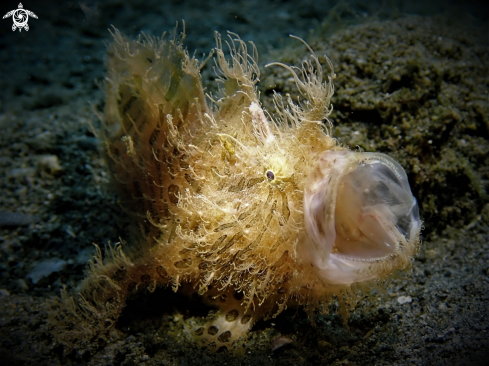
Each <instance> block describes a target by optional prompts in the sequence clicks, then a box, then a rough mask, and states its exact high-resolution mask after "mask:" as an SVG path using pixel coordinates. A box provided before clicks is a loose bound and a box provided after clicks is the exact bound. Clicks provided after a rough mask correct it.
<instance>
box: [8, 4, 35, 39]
mask: <svg viewBox="0 0 489 366" xmlns="http://www.w3.org/2000/svg"><path fill="white" fill-rule="evenodd" d="M29 15H30V16H31V17H33V18H36V19H37V15H36V14H34V13H33V12H32V11H29V10H25V9H24V6H23V5H22V3H19V8H18V9H15V10H12V11H9V12H8V13H7V14H5V15H4V16H3V19H5V18H8V17H10V16H11V17H12V19H13V21H14V25H12V30H13V31H14V32H15V30H16V29H17V28H19V32H21V31H22V28H24V29H25V30H26V31H28V30H29V25H28V24H27V21H28V20H29Z"/></svg>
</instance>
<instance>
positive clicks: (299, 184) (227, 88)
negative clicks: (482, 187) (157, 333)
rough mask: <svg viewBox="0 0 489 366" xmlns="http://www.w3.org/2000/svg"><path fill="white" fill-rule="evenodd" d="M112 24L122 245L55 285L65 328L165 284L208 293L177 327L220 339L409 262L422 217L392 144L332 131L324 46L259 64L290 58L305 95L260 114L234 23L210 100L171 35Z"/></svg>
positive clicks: (110, 314) (94, 320)
mask: <svg viewBox="0 0 489 366" xmlns="http://www.w3.org/2000/svg"><path fill="white" fill-rule="evenodd" d="M113 37H114V42H113V44H112V45H111V46H110V48H109V57H108V61H107V68H108V76H107V78H106V87H107V92H106V93H107V96H106V98H107V99H106V107H105V114H104V116H103V130H102V131H101V134H100V135H101V136H100V137H101V139H102V140H103V141H104V142H105V146H106V157H107V162H108V166H109V168H110V172H111V175H112V177H113V184H114V186H116V189H117V191H118V193H119V197H120V203H121V206H122V208H123V209H124V211H125V212H126V213H127V217H128V220H127V222H128V224H127V232H128V239H127V242H128V244H120V245H117V246H115V247H111V248H110V250H109V251H108V253H106V255H105V259H104V260H102V255H101V254H100V253H99V255H98V256H96V257H95V258H94V259H93V260H92V262H91V263H90V266H89V269H88V273H87V277H86V279H85V280H84V281H83V283H82V284H81V285H80V286H79V287H78V288H77V294H75V295H73V297H70V296H68V295H66V294H65V296H64V299H63V302H62V304H61V305H62V306H61V310H58V311H57V312H56V316H55V318H56V321H57V322H58V325H57V328H58V329H61V331H62V332H63V339H64V342H69V341H70V340H71V342H72V343H76V342H77V337H80V334H81V333H83V334H84V337H86V338H87V337H88V338H90V337H94V336H96V335H97V334H108V332H109V331H110V330H111V328H113V327H114V325H115V322H116V320H117V318H118V316H119V315H120V313H121V311H122V309H123V307H124V304H125V302H126V299H127V298H128V297H129V296H130V295H131V294H133V293H135V292H136V291H154V290H155V288H157V287H158V286H171V287H172V288H173V290H174V291H182V292H185V293H188V294H190V295H192V294H195V293H196V294H198V295H200V296H201V297H202V298H203V301H204V302H206V303H207V304H209V305H211V306H213V307H215V308H217V312H215V313H213V314H212V315H210V316H209V317H208V318H207V319H206V320H205V321H204V322H200V323H199V322H198V321H194V322H192V323H187V324H186V325H185V329H186V331H187V332H188V334H189V335H190V336H191V337H192V338H194V339H195V340H196V341H198V342H199V343H200V344H203V345H205V346H207V347H209V348H210V349H218V348H219V347H222V346H226V347H228V348H229V347H231V345H232V344H233V342H234V341H235V340H237V339H238V338H240V337H242V336H243V335H245V334H246V332H247V331H248V330H249V329H250V327H251V325H252V324H253V323H254V322H255V321H257V320H259V319H262V318H267V317H271V316H276V315H277V314H279V313H280V312H281V311H282V310H284V309H285V308H286V307H287V306H297V305H304V306H305V308H306V309H307V310H308V311H309V312H311V313H312V312H313V311H314V310H315V309H317V308H319V307H321V306H322V305H323V304H327V302H328V301H330V300H331V299H332V298H333V297H334V296H336V297H337V298H338V299H339V300H340V302H343V301H344V300H343V299H344V295H345V294H347V293H348V292H349V290H350V288H351V286H352V285H355V284H357V285H360V286H361V285H362V284H368V283H371V282H372V281H373V280H377V279H383V278H385V277H386V276H388V275H389V274H391V273H392V272H393V271H395V270H397V269H402V268H406V267H408V266H409V264H410V261H411V259H412V256H413V255H414V254H415V252H416V250H417V246H418V244H419V232H420V226H421V223H420V219H419V215H418V206H417V203H416V199H415V198H414V197H413V195H412V193H411V190H410V187H409V184H408V181H407V177H406V174H405V172H404V170H403V169H402V167H401V166H399V164H398V163H397V162H396V161H394V160H393V159H392V158H390V157H388V156H387V155H384V154H380V153H368V152H353V151H350V150H348V149H346V148H344V147H341V146H338V144H337V142H336V140H335V139H334V138H333V137H332V136H331V124H330V122H329V121H328V119H327V117H328V115H329V114H330V112H331V110H332V107H331V104H330V99H331V97H332V95H333V84H332V82H333V79H334V73H333V71H332V64H331V62H330V61H329V60H327V62H328V67H329V69H330V70H331V72H330V73H329V74H328V75H326V76H325V75H324V73H323V69H322V66H321V64H320V62H319V59H318V57H317V56H316V55H315V54H314V52H313V51H312V50H311V49H310V48H309V46H308V45H307V44H305V42H304V44H305V46H306V47H308V49H309V51H310V52H311V55H310V61H306V62H304V63H303V65H302V68H292V67H289V66H287V65H284V64H280V63H276V64H271V65H269V66H274V65H276V66H282V67H284V68H286V69H287V70H289V71H290V72H291V75H292V77H294V79H295V81H296V84H297V87H298V89H299V91H300V93H301V95H302V97H303V101H302V103H300V104H297V103H294V102H293V101H292V99H291V97H290V96H287V97H286V98H285V99H284V98H282V97H281V96H280V95H278V94H275V96H274V101H275V106H276V109H277V114H276V115H275V116H274V117H273V118H272V117H271V116H270V115H269V114H267V113H265V112H264V110H263V109H262V107H261V105H260V101H259V99H258V93H257V91H256V87H255V84H256V83H257V82H258V78H259V75H260V71H259V68H258V65H257V56H256V49H255V48H254V45H253V44H251V46H250V47H251V51H250V52H251V54H252V55H250V54H249V53H248V46H247V44H246V43H245V42H243V41H242V40H241V39H239V37H237V36H236V35H235V34H232V33H229V39H228V41H227V42H226V43H227V46H228V48H229V53H230V55H229V57H228V58H226V56H225V53H224V50H223V46H222V40H221V37H220V36H219V35H218V34H216V43H217V47H216V50H215V52H216V58H215V60H216V66H217V73H218V79H219V80H218V82H219V83H220V84H221V88H220V89H221V92H222V96H221V98H220V99H218V100H216V101H214V100H212V99H211V98H210V97H209V98H206V96H205V94H204V90H203V87H202V85H201V81H200V68H201V67H202V65H201V63H199V62H198V61H197V60H196V59H195V58H193V57H190V56H189V54H188V53H187V52H186V51H185V50H184V48H183V46H182V39H183V37H177V36H175V35H174V36H173V37H170V39H166V38H165V37H164V36H163V37H161V38H153V37H147V36H144V37H140V38H139V39H138V40H136V41H127V40H126V39H124V38H123V37H122V36H121V34H120V33H119V32H118V31H117V30H115V31H114V33H113ZM323 79H324V80H323ZM209 100H210V101H209ZM73 324H75V326H74V329H73ZM76 324H78V325H76ZM77 326H78V327H83V332H81V331H79V330H78V331H77V330H76V328H77ZM61 331H60V332H61Z"/></svg>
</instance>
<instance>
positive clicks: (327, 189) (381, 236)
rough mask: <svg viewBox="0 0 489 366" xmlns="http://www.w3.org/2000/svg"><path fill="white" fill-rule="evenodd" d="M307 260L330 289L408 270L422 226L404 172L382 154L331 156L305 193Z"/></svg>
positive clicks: (340, 153)
mask: <svg viewBox="0 0 489 366" xmlns="http://www.w3.org/2000/svg"><path fill="white" fill-rule="evenodd" d="M304 223H305V228H306V233H307V238H306V240H305V242H304V246H303V249H304V255H305V257H306V258H307V259H308V260H309V261H310V263H311V265H312V266H313V267H315V268H317V270H318V271H319V274H320V276H321V278H323V279H324V280H326V281H327V283H330V284H348V283H354V282H362V281H366V280H369V279H373V278H378V277H383V276H386V275H387V274H388V273H390V272H392V271H394V270H395V269H396V268H403V267H406V266H407V265H409V263H410V258H411V256H412V255H413V254H414V253H415V251H416V246H417V243H418V237H419V232H420V229H421V221H420V219H419V210H418V204H417V202H416V199H415V198H414V196H413V194H412V193H411V189H410V187H409V182H408V179H407V176H406V173H405V172H404V169H402V167H401V166H400V165H399V164H398V163H397V162H396V161H395V160H394V159H392V158H390V157H389V156H387V155H385V154H380V153H360V152H352V151H326V152H324V153H322V154H321V156H320V157H319V161H318V165H317V169H316V170H315V171H314V172H313V173H312V174H311V177H310V181H309V183H308V186H307V188H306V189H305V191H304Z"/></svg>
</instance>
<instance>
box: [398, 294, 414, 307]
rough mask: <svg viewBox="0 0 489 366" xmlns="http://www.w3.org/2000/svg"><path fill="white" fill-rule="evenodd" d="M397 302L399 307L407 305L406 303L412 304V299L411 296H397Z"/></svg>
mask: <svg viewBox="0 0 489 366" xmlns="http://www.w3.org/2000/svg"><path fill="white" fill-rule="evenodd" d="M397 302H398V303H399V304H401V305H402V304H407V303H410V302H413V298H412V297H411V296H399V297H398V298H397Z"/></svg>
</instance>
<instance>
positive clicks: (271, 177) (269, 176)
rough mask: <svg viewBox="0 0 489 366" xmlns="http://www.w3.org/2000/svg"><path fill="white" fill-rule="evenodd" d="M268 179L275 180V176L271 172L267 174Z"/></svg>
mask: <svg viewBox="0 0 489 366" xmlns="http://www.w3.org/2000/svg"><path fill="white" fill-rule="evenodd" d="M267 178H268V180H274V179H275V174H273V172H271V171H270V170H269V171H268V172H267Z"/></svg>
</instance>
